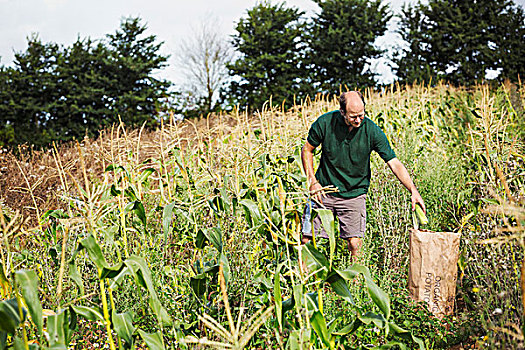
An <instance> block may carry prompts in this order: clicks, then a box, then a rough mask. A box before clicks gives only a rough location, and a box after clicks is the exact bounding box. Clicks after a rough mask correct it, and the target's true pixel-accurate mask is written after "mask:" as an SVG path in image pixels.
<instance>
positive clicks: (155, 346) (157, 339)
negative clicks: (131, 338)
mask: <svg viewBox="0 0 525 350" xmlns="http://www.w3.org/2000/svg"><path fill="white" fill-rule="evenodd" d="M138 332H139V334H140V336H141V338H142V340H144V342H145V343H146V345H147V346H148V348H150V350H164V344H163V343H162V335H161V334H160V332H155V333H147V332H144V331H143V330H142V329H139V330H138Z"/></svg>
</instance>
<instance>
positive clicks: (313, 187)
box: [301, 141, 326, 204]
mask: <svg viewBox="0 0 525 350" xmlns="http://www.w3.org/2000/svg"><path fill="white" fill-rule="evenodd" d="M314 150H315V147H314V146H312V145H311V144H310V143H309V142H308V141H306V142H305V144H304V146H303V148H302V149H301V161H302V163H303V169H304V173H305V174H306V179H307V181H308V188H309V190H310V193H311V195H312V197H313V199H314V200H316V201H317V202H319V203H321V204H323V197H326V195H325V194H324V192H323V190H322V188H323V186H321V184H320V183H319V181H317V179H316V178H315V172H314Z"/></svg>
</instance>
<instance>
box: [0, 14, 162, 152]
mask: <svg viewBox="0 0 525 350" xmlns="http://www.w3.org/2000/svg"><path fill="white" fill-rule="evenodd" d="M145 31H146V26H145V25H143V24H141V22H140V19H138V18H126V19H124V20H122V23H121V26H120V28H119V30H117V31H116V32H115V33H114V34H109V35H108V36H107V38H106V40H96V41H94V40H91V39H89V38H86V39H81V38H78V39H77V41H76V42H74V43H73V44H72V45H71V46H70V47H61V46H59V45H58V44H54V43H42V42H41V40H40V39H39V38H38V36H36V35H35V36H32V37H30V38H29V39H28V43H27V45H28V48H27V50H26V51H25V52H18V53H16V54H15V62H14V66H13V67H2V69H1V70H0V86H2V88H1V89H0V101H1V103H0V146H2V147H6V146H10V147H14V146H16V145H20V144H24V143H27V144H31V145H34V146H37V147H41V146H48V145H50V144H51V142H52V141H69V140H73V139H82V138H83V137H84V136H88V137H96V136H97V135H98V132H99V130H101V129H103V128H106V127H109V126H111V125H112V124H114V123H118V122H119V120H122V121H123V122H125V123H126V125H129V126H135V127H140V126H141V125H142V124H143V123H146V124H147V125H148V126H149V127H155V126H156V125H157V120H158V119H155V118H154V117H155V116H158V112H159V111H162V108H161V107H162V103H163V101H165V99H166V98H167V97H168V87H169V86H170V85H171V83H168V82H166V81H163V80H159V79H157V78H155V77H154V76H153V72H154V71H155V70H157V69H159V68H162V67H164V66H165V65H166V61H167V57H165V56H162V55H161V54H159V49H160V47H161V45H162V44H161V43H156V37H155V36H154V35H150V36H146V35H144V34H145ZM119 118H120V119H119Z"/></svg>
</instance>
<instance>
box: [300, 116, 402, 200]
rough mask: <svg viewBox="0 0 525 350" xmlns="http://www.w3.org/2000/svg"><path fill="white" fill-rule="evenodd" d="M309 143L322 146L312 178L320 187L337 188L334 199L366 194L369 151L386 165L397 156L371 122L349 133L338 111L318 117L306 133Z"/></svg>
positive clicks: (364, 120)
mask: <svg viewBox="0 0 525 350" xmlns="http://www.w3.org/2000/svg"><path fill="white" fill-rule="evenodd" d="M308 142H309V143H310V144H311V145H312V146H314V147H317V146H319V145H321V144H322V153H321V162H320V164H319V168H318V169H317V172H316V173H315V177H316V178H317V180H318V181H319V183H320V184H321V185H323V186H328V185H333V186H335V187H337V188H338V189H339V192H336V193H333V196H336V197H341V198H355V197H357V196H360V195H362V194H365V193H367V192H368V187H370V178H371V172H370V154H371V153H372V151H376V152H377V153H378V154H379V155H380V156H381V158H382V159H383V160H384V161H385V162H388V161H389V160H391V159H393V158H395V157H396V154H395V153H394V151H393V150H392V148H391V147H390V143H389V142H388V139H387V138H386V135H385V133H384V132H383V130H381V128H380V127H379V126H377V125H376V124H375V123H374V122H373V121H371V120H370V119H368V118H367V117H365V118H364V119H363V121H362V122H361V125H360V126H359V128H353V129H352V131H350V132H349V131H348V125H346V123H345V121H344V119H343V116H342V115H341V113H340V112H339V111H338V110H337V111H333V112H328V113H325V114H323V115H322V116H320V117H319V118H317V120H316V121H315V122H314V123H313V124H312V126H311V128H310V130H309V132H308Z"/></svg>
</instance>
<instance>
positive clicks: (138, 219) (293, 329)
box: [0, 84, 525, 349]
mask: <svg viewBox="0 0 525 350" xmlns="http://www.w3.org/2000/svg"><path fill="white" fill-rule="evenodd" d="M366 99H367V108H366V110H367V116H368V117H369V118H370V119H372V120H373V121H374V122H376V123H377V124H378V125H379V126H381V127H382V128H383V130H384V131H385V133H386V134H387V136H388V138H389V139H390V141H391V143H392V146H393V148H394V150H395V152H396V154H397V156H398V158H399V159H400V160H401V161H402V162H403V163H404V164H405V165H406V167H407V168H408V170H409V172H410V173H411V175H412V177H413V179H414V181H415V183H416V185H417V186H418V188H419V190H420V192H421V195H422V196H423V198H424V199H425V202H426V206H427V208H428V217H429V221H430V223H429V225H428V227H427V228H428V229H430V230H434V231H454V232H461V235H462V240H461V246H460V249H461V251H462V255H461V259H460V264H459V269H460V276H459V277H458V281H457V295H456V309H455V316H449V317H445V318H444V319H443V320H442V321H439V320H438V319H435V318H433V317H431V315H430V313H429V312H428V311H426V310H425V308H424V307H423V306H422V305H421V304H416V303H414V302H413V301H411V300H410V299H409V297H408V291H407V288H406V283H407V282H406V281H407V266H408V263H409V261H408V230H409V228H410V227H412V225H413V224H412V216H411V212H410V200H409V194H408V192H407V191H406V190H405V189H404V188H402V186H401V184H399V183H398V181H397V179H395V178H394V177H393V176H392V175H391V173H390V170H388V168H387V167H386V166H385V165H384V163H383V162H382V161H381V159H380V158H379V157H376V156H374V157H373V158H372V184H371V189H370V191H369V193H368V197H367V208H368V218H367V234H366V238H365V253H364V256H363V257H362V261H361V262H360V264H362V265H363V266H365V267H366V269H367V271H368V270H369V271H370V276H371V280H373V281H374V282H373V283H374V284H376V286H378V289H379V287H380V290H381V292H377V293H379V294H377V295H375V294H373V293H374V292H372V291H367V289H366V288H363V287H364V286H365V285H366V286H368V289H370V285H369V284H368V283H369V281H368V280H367V279H366V278H364V277H359V276H357V277H356V278H355V279H353V280H351V281H349V282H347V281H344V284H345V286H346V289H347V290H348V292H349V293H350V294H351V297H348V298H343V297H341V292H340V290H336V287H335V286H334V284H332V283H330V281H329V277H328V276H323V275H322V273H321V272H322V271H321V272H320V273H316V274H314V273H309V271H308V270H304V269H302V268H301V267H300V265H299V264H298V263H297V260H298V259H300V258H301V254H305V253H304V252H303V253H301V252H302V251H303V250H302V249H300V248H298V247H299V242H300V237H299V230H300V218H301V215H302V211H303V207H304V204H305V202H306V200H307V197H308V194H307V191H306V184H305V178H304V176H303V174H302V170H301V166H300V148H301V146H302V144H303V142H304V139H305V136H306V134H307V132H308V128H309V126H310V125H311V123H312V122H313V121H314V120H315V119H316V118H317V117H318V116H319V115H321V114H322V113H324V112H326V111H330V110H334V109H338V105H337V103H336V99H332V98H323V97H318V98H317V99H316V100H315V101H307V102H304V103H303V104H300V105H297V106H295V107H294V108H293V109H291V110H289V111H287V112H283V111H280V110H279V109H277V108H268V107H267V106H264V107H263V108H262V109H261V111H259V112H258V113H255V114H254V115H250V116H248V115H246V114H243V113H232V114H229V115H218V116H210V117H208V118H203V119H200V120H195V121H193V120H188V121H183V122H177V123H176V122H174V121H169V122H167V123H166V124H165V125H163V126H161V127H160V128H159V129H158V130H156V131H144V130H128V129H126V128H125V127H124V126H115V127H114V128H112V129H108V130H105V131H104V132H102V133H101V136H100V137H99V138H98V139H96V140H90V139H85V140H83V141H82V142H81V143H79V144H75V143H71V144H64V145H60V146H58V147H56V148H50V149H48V150H45V151H31V150H29V149H25V148H21V149H20V150H19V151H18V152H17V155H16V156H15V154H13V153H11V152H7V151H5V150H3V151H2V153H0V171H1V178H0V204H1V205H2V210H3V212H4V214H5V216H4V217H3V219H4V220H3V221H2V222H1V225H2V228H3V232H4V234H3V237H4V239H3V241H2V248H1V251H2V255H1V258H2V267H3V271H4V273H5V276H6V277H5V278H3V279H2V287H3V296H4V298H5V299H8V298H14V297H15V296H17V294H18V293H17V292H16V290H17V289H16V288H14V285H15V283H16V284H17V285H18V286H20V287H21V291H22V297H23V298H24V300H25V305H26V306H27V309H28V313H29V314H30V316H31V318H32V319H33V322H32V323H29V322H28V323H26V324H25V325H24V326H23V327H19V326H18V322H15V321H13V324H14V326H12V327H11V328H7V329H3V330H5V331H6V332H7V333H15V330H16V337H18V338H17V339H20V340H19V341H23V339H24V336H25V337H28V338H29V339H38V340H39V342H40V344H41V345H44V344H47V345H49V346H52V345H53V344H63V345H64V346H65V345H67V344H69V345H70V346H73V345H76V346H77V347H78V346H80V347H81V348H82V347H84V348H89V347H91V346H93V345H92V344H94V343H95V342H96V343H100V344H102V343H103V342H106V347H111V348H116V347H120V346H122V347H124V348H128V347H129V346H131V344H132V343H136V344H137V345H138V346H143V345H144V344H146V345H148V346H149V347H150V348H154V349H156V348H162V347H166V348H179V347H182V346H186V345H185V344H188V345H187V346H189V347H194V346H195V345H194V342H200V343H201V344H203V345H205V344H208V345H209V346H217V347H220V346H223V347H226V345H225V344H230V345H231V346H233V347H234V348H235V347H236V346H237V348H239V347H242V346H247V347H249V348H284V347H285V346H286V344H288V346H290V347H291V348H303V347H304V348H308V347H309V346H310V345H311V346H313V347H314V348H321V347H326V348H330V347H335V346H341V347H343V348H365V347H368V346H370V345H374V346H380V345H385V344H391V345H393V344H394V343H393V342H402V343H404V344H407V345H408V346H410V347H416V346H419V345H417V343H416V342H415V338H414V337H417V338H419V339H421V340H422V341H423V343H424V346H425V347H429V348H430V347H431V348H434V349H448V348H451V347H452V346H454V345H457V346H473V347H490V348H505V347H507V348H508V347H519V346H523V333H522V332H521V330H520V328H519V327H522V326H523V323H522V320H523V304H522V299H521V298H522V296H523V294H522V292H521V290H520V288H521V287H520V283H521V282H520V281H521V280H520V278H521V277H520V276H521V274H522V272H520V267H521V266H525V265H522V260H523V249H522V245H520V243H522V242H523V238H522V236H521V235H522V234H523V229H522V227H523V225H524V224H525V222H524V221H523V220H524V217H523V215H524V214H523V205H524V198H525V192H524V191H525V190H524V189H525V186H524V174H525V171H524V169H525V167H524V159H523V157H524V156H523V155H524V154H525V143H524V136H525V131H524V130H525V114H524V111H523V103H524V102H525V94H524V92H523V88H522V87H521V86H518V87H516V86H511V85H510V84H508V85H504V86H501V87H498V88H489V87H488V86H477V87H475V88H472V89H469V90H466V89H462V88H453V87H450V86H446V85H444V84H439V85H437V86H436V87H425V86H411V87H406V88H403V89H400V88H399V87H397V88H395V87H392V88H391V89H385V90H383V91H381V92H380V93H377V92H372V91H367V93H366ZM499 236H504V237H506V238H497V239H496V238H495V237H499ZM487 239H491V240H492V241H483V240H487ZM339 241H340V240H339ZM494 242H496V243H498V244H492V243H494ZM481 243H484V244H481ZM316 249H319V251H318V252H317V250H316V254H317V253H318V254H321V255H323V256H325V257H329V260H330V262H332V260H333V264H334V266H337V268H339V269H348V268H350V269H351V266H350V261H349V258H348V253H347V250H346V248H345V246H344V245H343V244H342V242H338V243H337V250H336V251H335V252H329V248H328V247H327V246H326V245H320V246H319V247H316ZM314 255H315V254H314ZM315 256H317V255H315ZM319 259H320V258H319ZM321 260H322V259H321ZM321 265H322V264H321ZM321 265H319V266H321ZM330 268H332V264H330ZM22 269H27V270H30V271H34V272H27V271H25V272H18V273H15V272H16V271H21V270H22ZM522 271H523V270H522ZM364 275H365V274H363V276H364ZM23 276H25V277H23ZM36 284H38V297H36V296H34V293H33V296H32V297H31V296H30V295H32V294H31V293H30V291H33V292H35V291H36V289H35V286H36ZM522 290H523V289H522ZM383 291H384V292H383ZM35 293H36V292H35ZM383 293H384V294H383ZM378 295H379V296H380V298H379V299H381V300H383V304H381V303H380V302H378V301H377V299H378ZM385 295H388V296H389V297H387V296H385ZM18 296H20V294H18ZM350 299H351V300H352V302H350V301H349V300H350ZM299 300H301V301H299ZM15 303H16V299H15ZM386 303H388V310H390V309H391V310H392V311H391V314H386V313H385V314H383V312H384V310H386V309H384V308H385V307H386V306H384V305H386ZM38 305H42V307H43V308H44V309H47V310H48V311H46V312H47V315H51V316H47V321H42V319H40V321H38V319H39V317H42V314H41V313H40V314H39V313H38V310H40V309H39V307H38ZM35 310H36V311H35ZM49 310H52V311H49ZM40 312H41V311H40ZM389 312H390V311H389ZM369 313H373V314H374V315H376V316H377V318H375V319H373V320H372V319H370V321H369V322H368V323H366V322H364V321H363V317H364V316H363V315H369ZM72 315H76V316H78V317H79V319H80V321H79V323H78V324H77V325H76V327H73V324H72V323H70V324H68V317H71V316H72ZM252 315H255V317H254V318H250V317H251V316H252ZM15 316H16V315H14V316H12V317H15ZM64 316H66V317H64ZM381 317H383V318H382V320H385V318H386V319H388V321H389V322H391V323H395V324H397V325H399V326H400V327H403V328H405V329H406V330H407V331H408V333H406V332H401V331H395V330H396V328H395V327H394V326H387V325H386V324H387V323H385V322H383V321H380V320H381ZM237 318H238V320H239V324H237ZM35 319H36V320H35ZM51 320H53V321H54V322H56V324H57V325H58V324H60V327H62V328H63V329H65V330H66V332H65V333H67V334H69V336H67V335H62V336H59V335H57V337H58V338H55V339H56V342H55V343H53V341H55V340H44V337H43V335H42V334H43V333H42V325H43V323H44V322H45V324H46V325H47V329H48V332H51V331H52V327H51V326H50V322H51ZM70 320H71V319H70ZM378 320H379V321H378ZM60 322H62V323H60ZM217 322H218V323H217ZM221 324H222V325H221ZM323 324H324V326H323ZM351 325H352V326H351ZM241 326H245V327H246V328H245V329H243V330H242V331H240V328H242V327H241ZM331 326H333V327H331ZM55 327H58V326H55ZM70 328H71V329H70ZM135 328H136V329H135ZM94 330H96V331H94ZM336 330H337V331H339V332H336ZM344 330H345V331H344ZM57 334H58V333H57ZM108 335H111V336H108ZM520 336H521V338H520ZM11 339H12V338H11V336H9V337H8V341H9V342H10V341H11ZM13 339H14V338H13ZM214 342H215V343H214ZM220 342H221V344H222V345H221V344H219V343H220ZM389 342H390V343H389ZM141 344H142V345H141ZM192 344H193V345H192ZM203 345H202V346H203ZM101 347H102V345H101Z"/></svg>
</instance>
